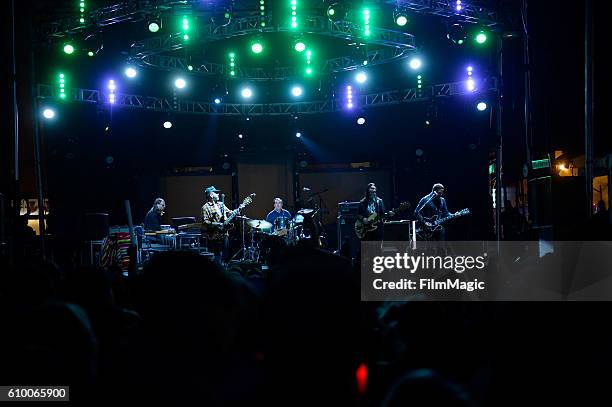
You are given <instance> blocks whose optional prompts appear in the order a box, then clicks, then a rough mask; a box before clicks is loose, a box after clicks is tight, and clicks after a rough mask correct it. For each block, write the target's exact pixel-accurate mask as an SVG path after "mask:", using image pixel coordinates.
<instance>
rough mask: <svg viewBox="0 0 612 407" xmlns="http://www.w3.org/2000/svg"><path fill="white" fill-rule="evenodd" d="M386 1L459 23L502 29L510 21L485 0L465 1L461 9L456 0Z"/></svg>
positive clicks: (408, 9) (404, 8)
mask: <svg viewBox="0 0 612 407" xmlns="http://www.w3.org/2000/svg"><path fill="white" fill-rule="evenodd" d="M386 2H387V3H390V4H394V5H397V6H398V7H399V8H400V9H403V10H406V11H412V12H416V13H421V14H431V15H435V16H440V17H445V18H449V19H452V20H453V22H458V23H468V24H480V25H482V26H484V27H489V28H490V29H501V28H502V27H503V26H504V25H505V24H507V23H508V21H502V19H501V18H500V16H499V13H498V12H497V11H495V10H493V9H491V8H490V7H487V5H486V3H485V2H484V1H478V0H468V1H463V2H461V6H462V8H461V11H457V10H456V8H455V6H456V1H455V0H386Z"/></svg>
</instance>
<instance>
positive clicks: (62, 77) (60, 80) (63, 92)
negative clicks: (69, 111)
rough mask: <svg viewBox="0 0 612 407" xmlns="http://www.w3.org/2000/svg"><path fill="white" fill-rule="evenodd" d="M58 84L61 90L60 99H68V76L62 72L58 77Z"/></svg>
mask: <svg viewBox="0 0 612 407" xmlns="http://www.w3.org/2000/svg"><path fill="white" fill-rule="evenodd" d="M57 83H58V89H59V97H60V98H61V99H66V76H65V75H64V74H63V73H62V72H60V73H59V74H58V75H57Z"/></svg>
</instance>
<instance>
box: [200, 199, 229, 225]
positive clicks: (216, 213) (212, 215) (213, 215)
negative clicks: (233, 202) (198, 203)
mask: <svg viewBox="0 0 612 407" xmlns="http://www.w3.org/2000/svg"><path fill="white" fill-rule="evenodd" d="M221 205H223V204H222V203H221V202H217V203H216V204H215V203H213V202H206V203H205V204H204V205H203V206H202V223H208V222H221V221H222V220H225V219H226V218H227V215H228V214H229V213H230V212H231V211H232V210H231V209H230V208H228V207H227V206H225V205H224V206H225V216H221Z"/></svg>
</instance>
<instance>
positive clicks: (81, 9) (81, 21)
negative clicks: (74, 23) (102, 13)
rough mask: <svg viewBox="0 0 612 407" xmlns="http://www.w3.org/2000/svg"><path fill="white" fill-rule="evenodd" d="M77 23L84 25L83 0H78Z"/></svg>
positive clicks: (84, 5)
mask: <svg viewBox="0 0 612 407" xmlns="http://www.w3.org/2000/svg"><path fill="white" fill-rule="evenodd" d="M78 3H79V23H81V24H84V23H85V7H87V6H86V4H85V0H79V1H78Z"/></svg>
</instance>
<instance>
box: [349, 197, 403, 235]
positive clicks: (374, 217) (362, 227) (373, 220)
mask: <svg viewBox="0 0 612 407" xmlns="http://www.w3.org/2000/svg"><path fill="white" fill-rule="evenodd" d="M408 208H410V202H402V203H401V204H400V206H399V207H397V208H395V209H391V210H390V211H389V212H393V215H396V214H398V213H400V212H403V211H405V210H407V209H408ZM389 212H387V213H386V214H384V215H382V216H380V215H378V213H376V212H374V213H373V214H371V215H370V216H368V217H367V218H363V219H357V220H356V221H355V234H356V235H357V237H358V238H360V239H363V237H364V236H365V235H366V234H367V233H369V232H373V231H375V230H376V229H378V225H379V224H380V223H381V222H384V221H385V220H386V219H388V218H390V217H391V216H389V215H388V214H389Z"/></svg>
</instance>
